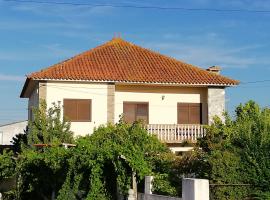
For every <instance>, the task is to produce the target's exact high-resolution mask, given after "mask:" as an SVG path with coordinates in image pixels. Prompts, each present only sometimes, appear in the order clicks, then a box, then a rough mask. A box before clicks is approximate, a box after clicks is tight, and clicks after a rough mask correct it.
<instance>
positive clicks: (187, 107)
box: [177, 103, 202, 124]
mask: <svg viewBox="0 0 270 200" xmlns="http://www.w3.org/2000/svg"><path fill="white" fill-rule="evenodd" d="M177 123H178V124H201V123H202V104H201V103H178V104H177Z"/></svg>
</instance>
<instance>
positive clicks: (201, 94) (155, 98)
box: [115, 85, 208, 124]
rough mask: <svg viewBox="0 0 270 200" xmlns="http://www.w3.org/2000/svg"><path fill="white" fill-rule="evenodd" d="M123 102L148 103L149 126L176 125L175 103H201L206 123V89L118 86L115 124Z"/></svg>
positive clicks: (121, 110)
mask: <svg viewBox="0 0 270 200" xmlns="http://www.w3.org/2000/svg"><path fill="white" fill-rule="evenodd" d="M162 96H164V99H163V100H162ZM124 101H135V102H148V103H149V123H150V124H177V103H202V105H203V117H202V118H203V123H207V121H208V119H207V88H200V87H174V86H173V87H161V86H152V87H151V86H119V85H118V86H116V89H115V120H116V122H117V121H118V120H119V115H121V114H122V113H123V102H124Z"/></svg>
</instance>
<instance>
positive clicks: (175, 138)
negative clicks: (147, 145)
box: [145, 124, 205, 143]
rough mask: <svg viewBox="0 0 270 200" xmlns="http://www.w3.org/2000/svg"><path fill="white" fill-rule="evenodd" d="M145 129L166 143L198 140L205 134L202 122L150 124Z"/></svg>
mask: <svg viewBox="0 0 270 200" xmlns="http://www.w3.org/2000/svg"><path fill="white" fill-rule="evenodd" d="M145 129H146V130H147V131H148V132H149V133H150V134H151V135H156V136H157V137H158V139H159V140H161V141H162V142H165V143H182V142H183V141H190V142H193V143H194V142H196V141H197V138H201V137H203V136H204V134H205V129H204V127H203V125H201V124H148V125H146V127H145Z"/></svg>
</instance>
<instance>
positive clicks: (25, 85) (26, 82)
mask: <svg viewBox="0 0 270 200" xmlns="http://www.w3.org/2000/svg"><path fill="white" fill-rule="evenodd" d="M29 82H30V78H28V77H27V78H26V80H25V82H24V85H23V89H22V91H21V94H20V98H27V97H26V96H25V95H24V94H25V91H26V89H27V87H28V84H29Z"/></svg>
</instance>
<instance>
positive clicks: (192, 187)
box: [182, 178, 209, 200]
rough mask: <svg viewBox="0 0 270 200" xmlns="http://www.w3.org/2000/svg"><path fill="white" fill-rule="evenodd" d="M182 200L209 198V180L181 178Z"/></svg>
mask: <svg viewBox="0 0 270 200" xmlns="http://www.w3.org/2000/svg"><path fill="white" fill-rule="evenodd" d="M182 199H183V200H209V180H207V179H195V178H184V179H183V180H182Z"/></svg>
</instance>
